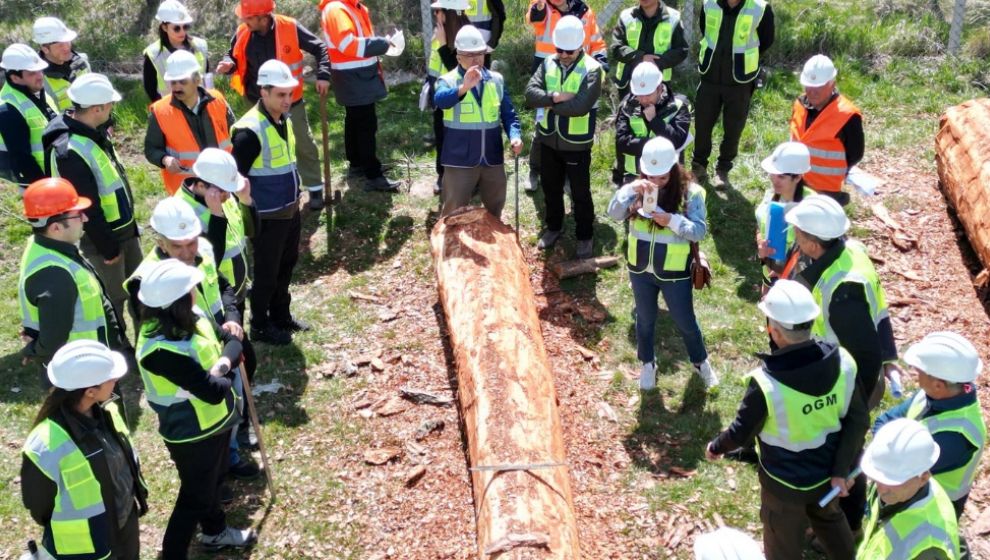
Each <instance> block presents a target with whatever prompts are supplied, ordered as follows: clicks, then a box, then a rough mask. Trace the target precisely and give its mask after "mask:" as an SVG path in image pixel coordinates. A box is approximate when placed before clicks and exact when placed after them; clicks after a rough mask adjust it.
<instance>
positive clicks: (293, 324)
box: [275, 317, 310, 333]
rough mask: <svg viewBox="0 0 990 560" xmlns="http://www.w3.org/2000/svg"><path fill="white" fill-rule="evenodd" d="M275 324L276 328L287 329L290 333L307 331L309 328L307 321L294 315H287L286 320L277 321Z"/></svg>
mask: <svg viewBox="0 0 990 560" xmlns="http://www.w3.org/2000/svg"><path fill="white" fill-rule="evenodd" d="M275 324H276V325H277V326H278V328H280V329H282V330H286V331H289V332H290V333H297V332H308V331H309V329H310V327H309V323H307V322H306V321H303V320H301V319H297V318H295V317H289V320H288V321H279V322H277V323H275Z"/></svg>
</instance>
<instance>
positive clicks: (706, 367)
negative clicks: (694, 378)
mask: <svg viewBox="0 0 990 560" xmlns="http://www.w3.org/2000/svg"><path fill="white" fill-rule="evenodd" d="M694 369H695V371H697V372H698V375H700V376H701V380H702V381H704V382H705V388H706V389H708V390H709V391H710V390H712V389H714V388H715V387H717V386H718V375H716V374H715V370H713V369H712V364H711V362H709V361H708V360H705V361H703V362H701V363H700V364H694Z"/></svg>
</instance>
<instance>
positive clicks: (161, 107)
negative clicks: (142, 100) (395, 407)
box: [144, 50, 235, 194]
mask: <svg viewBox="0 0 990 560" xmlns="http://www.w3.org/2000/svg"><path fill="white" fill-rule="evenodd" d="M200 71H201V67H200V64H199V61H197V60H196V57H195V56H194V55H193V53H191V52H189V51H186V50H177V51H175V52H174V53H172V54H171V55H169V57H168V61H167V62H166V65H165V73H164V75H163V79H164V80H165V82H166V83H167V84H168V87H169V93H168V94H166V95H165V96H164V97H162V98H161V99H159V100H158V101H155V102H154V103H152V104H151V108H150V110H149V115H148V129H147V131H146V132H145V135H144V157H145V159H147V160H148V162H150V163H151V164H152V165H156V166H158V167H160V168H161V170H162V182H163V183H164V186H165V191H166V192H168V194H175V192H176V191H177V190H179V187H180V186H181V185H182V182H183V181H184V180H186V179H189V178H190V177H192V165H193V162H195V161H196V156H197V155H198V154H199V153H200V152H202V151H203V150H204V149H206V148H222V149H224V150H227V151H228V152H229V151H231V149H232V145H231V141H230V127H231V126H232V125H233V124H234V120H235V119H234V112H233V110H231V108H230V105H228V104H227V100H226V98H224V96H223V94H222V93H220V91H218V90H215V89H207V88H206V87H204V86H203V76H202V74H201V73H200Z"/></svg>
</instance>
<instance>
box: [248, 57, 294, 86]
mask: <svg viewBox="0 0 990 560" xmlns="http://www.w3.org/2000/svg"><path fill="white" fill-rule="evenodd" d="M258 85H259V86H274V87H290V88H294V87H296V86H297V85H299V81H298V80H296V78H295V77H294V76H293V75H292V70H290V69H289V66H288V65H287V64H285V63H284V62H282V61H281V60H276V59H274V58H273V59H271V60H269V61H267V62H265V63H264V64H262V65H261V68H259V69H258Z"/></svg>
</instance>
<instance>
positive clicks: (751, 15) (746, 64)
mask: <svg viewBox="0 0 990 560" xmlns="http://www.w3.org/2000/svg"><path fill="white" fill-rule="evenodd" d="M766 9H767V2H766V1H765V0H746V3H745V4H743V7H742V9H741V10H740V11H739V15H738V16H736V26H735V29H734V30H733V34H732V77H733V78H734V79H735V80H736V81H737V82H739V83H741V84H745V83H748V82H751V81H753V79H755V78H756V74H757V73H758V72H759V70H760V37H759V35H758V34H757V33H756V30H757V28H759V26H760V22H761V21H762V20H763V14H764V13H765V12H766ZM704 10H705V32H704V34H703V35H702V36H701V48H700V49H698V70H699V71H700V72H701V73H702V74H706V73H708V69H709V68H711V65H712V57H713V56H715V45H717V44H718V35H719V31H720V30H721V28H722V17H723V15H724V14H723V13H722V7H721V6H719V5H718V2H717V0H705V4H704Z"/></svg>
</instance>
